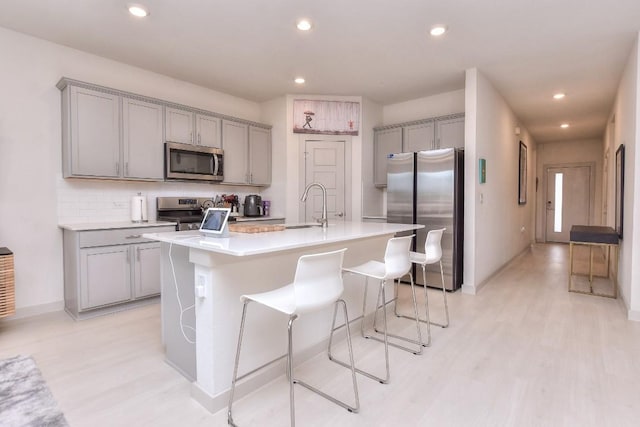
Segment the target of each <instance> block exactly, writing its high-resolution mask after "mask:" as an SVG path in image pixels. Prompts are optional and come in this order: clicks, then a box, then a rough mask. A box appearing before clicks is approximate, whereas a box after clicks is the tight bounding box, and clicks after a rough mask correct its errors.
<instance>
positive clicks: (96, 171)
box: [69, 86, 120, 178]
mask: <svg viewBox="0 0 640 427" xmlns="http://www.w3.org/2000/svg"><path fill="white" fill-rule="evenodd" d="M70 95H71V102H70V106H69V108H70V115H71V117H70V122H71V148H70V155H71V175H72V176H78V175H79V176H99V177H114V178H116V177H118V176H119V175H120V97H119V96H116V95H111V94H108V93H104V92H99V91H95V90H90V89H84V88H79V87H73V86H72V87H71V88H70Z"/></svg>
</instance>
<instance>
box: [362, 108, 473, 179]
mask: <svg viewBox="0 0 640 427" xmlns="http://www.w3.org/2000/svg"><path fill="white" fill-rule="evenodd" d="M373 134H374V142H373V143H374V165H373V181H374V185H376V186H378V187H385V186H386V185H387V157H388V156H389V154H393V153H401V152H402V153H410V152H415V151H425V150H435V149H438V148H464V113H461V114H455V115H451V116H444V117H435V118H430V119H424V120H419V121H416V122H410V123H400V124H396V125H389V126H384V127H380V128H375V129H374V130H373Z"/></svg>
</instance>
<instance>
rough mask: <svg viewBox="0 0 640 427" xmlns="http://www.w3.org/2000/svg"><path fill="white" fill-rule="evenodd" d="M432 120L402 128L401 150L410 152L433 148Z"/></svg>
mask: <svg viewBox="0 0 640 427" xmlns="http://www.w3.org/2000/svg"><path fill="white" fill-rule="evenodd" d="M433 123H434V122H432V121H429V122H424V123H419V124H416V125H410V126H404V127H403V128H402V132H403V138H402V141H403V142H402V151H403V152H405V153H411V152H415V151H424V150H433V149H434V148H435V143H434V132H433Z"/></svg>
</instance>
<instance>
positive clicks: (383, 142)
mask: <svg viewBox="0 0 640 427" xmlns="http://www.w3.org/2000/svg"><path fill="white" fill-rule="evenodd" d="M373 150H374V159H375V160H374V161H375V163H374V164H373V183H374V185H376V186H386V185H387V156H388V155H389V154H393V153H400V152H402V128H401V127H398V128H391V129H381V130H375V129H374V147H373Z"/></svg>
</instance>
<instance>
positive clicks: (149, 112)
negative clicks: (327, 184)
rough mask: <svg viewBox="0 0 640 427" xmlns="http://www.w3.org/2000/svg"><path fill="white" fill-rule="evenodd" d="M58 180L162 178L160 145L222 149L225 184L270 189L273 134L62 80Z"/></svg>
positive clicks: (257, 125)
mask: <svg viewBox="0 0 640 427" xmlns="http://www.w3.org/2000/svg"><path fill="white" fill-rule="evenodd" d="M57 87H58V88H59V89H60V90H61V91H62V139H63V144H62V146H63V156H62V157H63V158H62V161H63V168H62V169H63V176H64V177H65V178H69V177H77V178H107V179H122V180H147V181H162V180H164V143H165V142H166V141H172V142H180V143H183V144H194V145H202V146H207V147H213V148H222V149H224V165H223V168H224V175H225V180H224V182H223V183H229V184H234V185H238V184H240V185H260V186H263V185H269V184H270V183H271V128H270V127H269V126H266V125H261V124H260V123H254V122H249V121H246V120H242V119H235V118H232V117H228V118H227V117H224V116H220V115H217V114H216V113H211V112H208V111H204V110H199V109H196V108H192V107H187V106H182V105H178V104H173V103H170V102H167V101H162V100H159V99H155V98H150V97H145V96H140V95H136V94H132V93H128V92H123V91H119V90H115V89H110V88H106V87H102V86H97V85H93V84H89V83H84V82H79V81H76V80H71V79H66V78H63V79H61V80H60V82H58V85H57Z"/></svg>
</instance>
